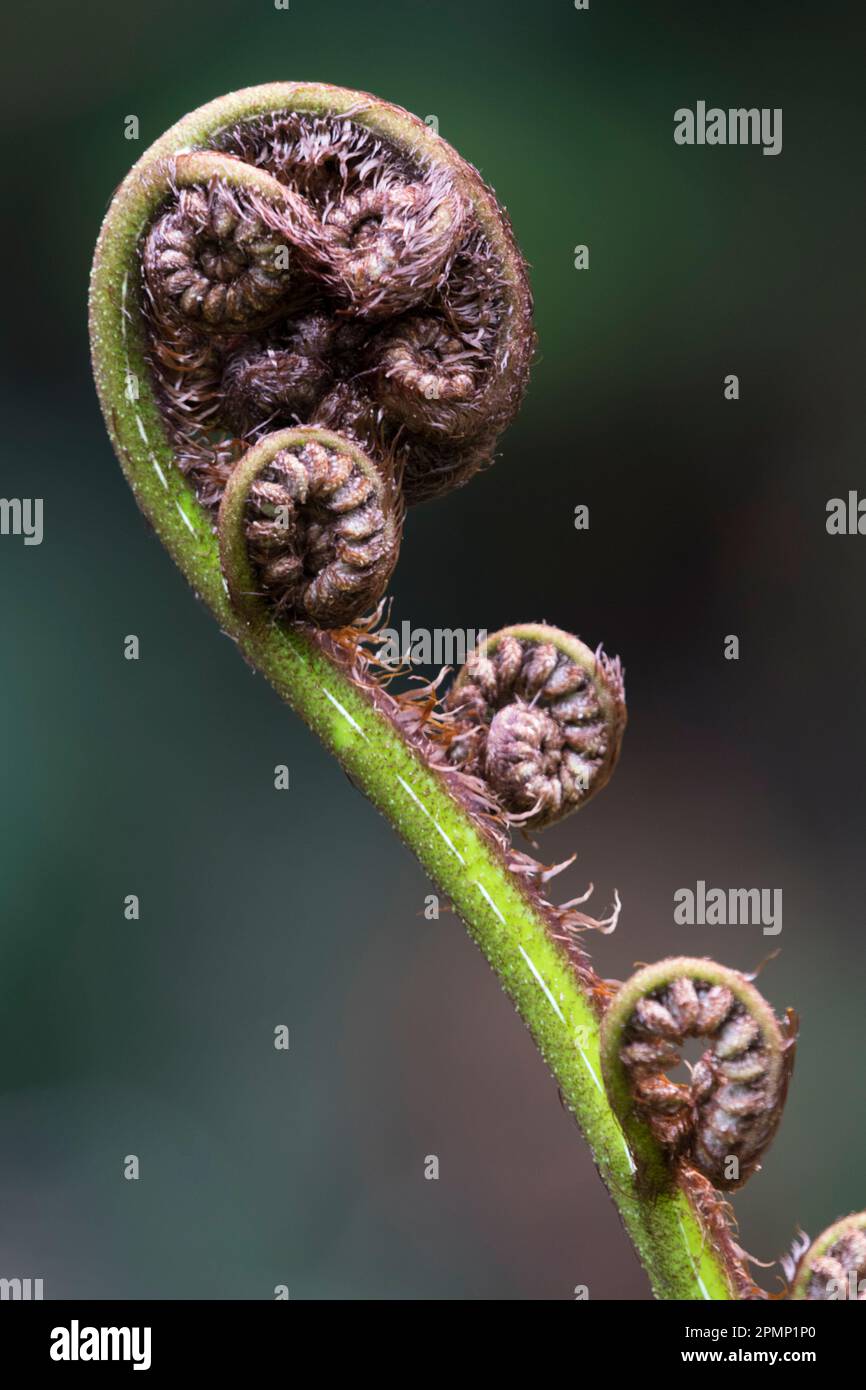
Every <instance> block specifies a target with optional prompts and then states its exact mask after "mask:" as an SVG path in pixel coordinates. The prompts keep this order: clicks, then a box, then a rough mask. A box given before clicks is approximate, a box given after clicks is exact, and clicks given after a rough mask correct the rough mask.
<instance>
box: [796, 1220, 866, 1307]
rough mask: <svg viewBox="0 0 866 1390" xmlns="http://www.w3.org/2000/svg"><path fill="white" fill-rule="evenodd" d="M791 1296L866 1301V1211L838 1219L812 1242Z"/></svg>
mask: <svg viewBox="0 0 866 1390" xmlns="http://www.w3.org/2000/svg"><path fill="white" fill-rule="evenodd" d="M791 1298H792V1299H798V1300H799V1299H807V1300H809V1301H812V1300H815V1301H818V1300H821V1301H828V1302H836V1301H842V1300H845V1299H849V1300H856V1301H857V1302H860V1303H863V1302H866V1212H863V1211H861V1212H857V1213H855V1215H853V1216H846V1217H845V1218H844V1220H842V1221H837V1222H836V1223H835V1224H834V1225H833V1226H830V1227H828V1229H827V1230H826V1231H824V1232H823V1234H822V1235H820V1236H819V1237H818V1239H817V1240H815V1241H813V1242H812V1244H811V1245H809V1246H808V1248H807V1249H806V1251H805V1252H804V1254H803V1255H802V1257H801V1259H800V1260H799V1262H798V1264H797V1267H796V1270H795V1272H794V1277H793V1280H792V1284H791Z"/></svg>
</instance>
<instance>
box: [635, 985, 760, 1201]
mask: <svg viewBox="0 0 866 1390" xmlns="http://www.w3.org/2000/svg"><path fill="white" fill-rule="evenodd" d="M697 1037H706V1038H708V1039H709V1040H710V1041H711V1044H712V1046H711V1047H710V1048H709V1049H708V1050H707V1051H706V1052H705V1053H704V1055H703V1056H702V1057H701V1059H700V1061H699V1062H698V1063H697V1064H696V1065H695V1067H694V1068H693V1070H692V1075H691V1080H690V1082H689V1083H686V1084H680V1083H678V1082H674V1081H671V1080H669V1078H668V1077H667V1076H666V1075H665V1072H666V1071H667V1070H669V1069H671V1068H673V1067H675V1066H677V1065H678V1064H679V1062H680V1060H681V1058H680V1051H679V1049H680V1048H681V1047H682V1045H683V1043H684V1042H685V1040H686V1039H687V1038H697ZM624 1038H625V1041H624V1044H623V1047H622V1048H621V1050H620V1059H621V1061H622V1062H623V1065H624V1066H625V1068H626V1071H627V1072H628V1075H629V1079H630V1083H631V1088H632V1095H633V1097H634V1100H635V1105H636V1107H637V1109H638V1110H639V1112H640V1113H641V1114H642V1115H643V1117H644V1118H645V1120H646V1121H647V1123H648V1124H649V1126H650V1128H651V1130H652V1131H653V1134H654V1135H655V1137H656V1139H657V1140H658V1141H659V1143H660V1144H662V1145H663V1146H664V1147H665V1148H666V1149H669V1150H671V1151H673V1152H674V1153H676V1154H679V1155H683V1156H685V1157H687V1158H688V1159H689V1160H690V1161H691V1162H693V1163H694V1165H695V1167H696V1168H697V1169H698V1170H699V1171H700V1172H702V1173H703V1174H705V1176H707V1177H708V1178H710V1180H711V1181H712V1182H713V1183H714V1184H715V1185H716V1186H717V1187H721V1188H726V1189H732V1188H735V1187H739V1186H740V1184H741V1183H743V1182H744V1181H745V1180H746V1178H747V1177H748V1176H749V1174H750V1173H751V1172H752V1171H753V1170H754V1168H755V1166H756V1165H757V1161H758V1158H759V1157H760V1155H761V1153H762V1152H763V1150H764V1148H765V1147H766V1145H767V1144H768V1143H769V1140H770V1139H771V1138H772V1136H773V1133H774V1132H775V1128H776V1125H777V1124H778V1118H779V1111H780V1109H781V1104H782V1102H783V1100H784V1089H783V1085H782V1080H781V1077H780V1069H779V1067H778V1066H777V1065H776V1061H777V1059H774V1056H773V1053H772V1051H771V1049H770V1048H768V1046H767V1044H766V1041H765V1039H764V1038H763V1035H762V1032H761V1027H760V1024H759V1023H758V1022H757V1020H756V1019H755V1018H753V1017H752V1016H751V1015H750V1014H749V1013H748V1012H747V1011H746V1009H745V1008H744V1006H743V1004H742V1003H741V1002H740V1001H739V1000H738V999H737V998H736V996H735V995H734V994H733V992H732V991H731V990H730V989H728V988H727V987H726V986H724V985H709V984H704V983H702V982H700V981H695V980H692V979H689V978H685V977H683V978H680V979H676V980H673V981H671V983H670V984H669V985H666V986H665V987H664V988H663V989H660V990H657V991H656V992H655V993H654V994H653V995H649V996H648V997H647V998H645V999H640V1000H638V1002H637V1004H636V1006H635V1010H634V1013H633V1015H632V1018H631V1020H630V1022H629V1024H628V1026H627V1028H626V1030H625V1034H624ZM731 1157H735V1158H736V1159H737V1162H738V1169H737V1176H736V1178H729V1177H727V1176H726V1165H727V1162H728V1160H729V1159H730V1158H731Z"/></svg>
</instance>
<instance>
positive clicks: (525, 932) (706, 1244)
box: [90, 84, 736, 1299]
mask: <svg viewBox="0 0 866 1390" xmlns="http://www.w3.org/2000/svg"><path fill="white" fill-rule="evenodd" d="M288 108H294V109H304V110H309V111H314V112H316V113H319V114H323V113H325V112H343V113H345V112H346V111H348V110H350V109H351V110H352V111H353V115H354V116H355V119H359V120H362V121H363V123H365V124H367V125H368V126H370V127H372V128H374V129H379V130H381V131H382V132H383V133H387V134H388V135H389V136H390V138H392V139H395V140H398V141H400V142H402V144H403V145H404V147H411V148H412V149H414V150H416V151H417V150H420V149H421V148H422V147H423V146H424V144H425V142H427V143H429V142H431V141H437V137H436V136H434V135H433V134H432V132H430V131H428V130H427V129H426V127H424V126H423V125H421V123H420V122H416V121H415V120H414V118H412V117H409V116H407V115H406V113H403V112H399V111H397V109H396V108H393V107H389V106H387V105H386V104H385V103H375V102H373V100H372V99H371V98H369V97H366V96H363V95H361V94H357V93H354V94H353V93H346V92H341V91H339V89H336V88H332V87H322V86H299V85H296V84H285V85H277V86H274V87H261V88H255V89H252V90H251V91H249V92H239V93H234V94H232V95H231V96H230V97H226V98H222V99H221V100H220V101H218V102H214V103H211V105H210V106H209V107H204V108H202V109H201V110H200V111H198V112H196V113H194V115H193V116H191V117H187V118H186V120H184V121H182V122H180V123H179V124H178V125H177V126H175V127H174V128H173V129H172V130H171V131H169V132H168V133H167V134H166V135H165V136H163V137H162V138H161V139H160V140H159V141H158V142H157V143H156V145H154V146H153V147H152V148H151V150H150V151H148V153H147V155H145V157H144V159H143V160H142V161H140V163H139V164H138V165H137V166H136V168H135V169H133V170H132V172H131V173H130V175H129V176H128V177H127V179H126V181H125V182H124V184H123V186H122V187H121V189H120V190H119V192H118V194H117V196H116V198H115V200H114V202H113V203H112V207H111V209H110V211H109V214H108V216H107V218H106V221H105V224H104V226H103V229H102V233H101V235H100V241H99V245H98V247H97V253H96V258H95V261H94V270H93V278H92V285H91V306H90V323H91V340H92V347H93V359H94V371H95V376H96V381H97V387H98V390H99V394H100V399H101V402H102V406H103V411H104V414H105V418H106V423H107V425H108V429H109V433H110V435H111V438H112V441H113V443H114V446H115V449H116V451H117V454H118V457H119V458H120V459H121V462H122V464H123V468H124V471H125V473H126V476H127V478H128V480H129V482H130V485H131V486H132V489H133V491H134V493H135V495H136V498H137V500H138V503H139V506H140V507H141V508H142V510H143V511H144V512H145V514H146V515H147V516H148V518H149V519H150V521H151V522H152V524H153V526H154V527H155V529H156V531H157V533H158V534H159V536H160V538H161V539H162V541H163V543H164V544H165V546H166V547H167V549H168V550H169V552H170V553H171V555H172V556H173V558H174V560H175V561H176V563H177V564H178V565H179V566H180V568H181V569H182V570H183V572H184V574H185V575H186V576H187V578H188V579H189V581H190V583H191V584H192V586H193V588H194V590H195V591H196V593H197V594H198V595H199V596H200V597H201V598H202V599H204V601H205V602H206V603H207V604H208V606H209V607H210V608H211V610H212V611H213V613H214V615H215V617H216V619H217V621H218V622H219V623H220V625H221V627H222V628H223V630H224V631H225V632H226V633H228V634H229V635H231V636H232V637H233V638H234V639H235V640H236V641H237V643H238V645H239V646H240V648H241V650H242V651H243V652H244V654H245V655H246V656H247V657H248V659H249V660H250V661H251V662H252V663H253V664H254V665H255V666H256V667H257V668H258V669H259V670H260V671H261V672H262V673H263V674H264V675H265V676H266V677H267V679H268V680H269V681H270V682H271V684H272V685H273V686H274V688H275V689H276V691H277V692H278V694H279V695H280V696H281V697H282V698H283V699H284V700H285V701H286V702H287V703H288V704H289V705H291V707H292V708H293V709H294V710H295V711H296V712H297V713H298V714H299V715H300V716H301V718H302V719H304V720H305V722H306V723H307V724H308V725H309V726H310V728H311V729H313V730H314V731H315V733H316V734H318V736H319V738H321V740H322V741H323V743H324V744H325V745H326V746H327V747H328V748H330V749H331V751H332V752H333V753H334V755H335V756H336V757H337V758H338V760H339V761H340V763H341V764H342V766H343V767H344V768H345V770H346V771H347V772H348V773H349V774H350V776H351V778H352V780H353V781H354V782H355V784H356V785H357V786H358V787H360V788H361V789H362V790H363V791H364V792H365V793H366V795H367V796H368V797H369V799H370V800H371V801H372V802H373V804H374V805H375V806H376V807H377V808H378V809H379V810H380V811H381V812H382V813H383V814H384V815H385V816H387V818H388V819H389V820H390V821H391V823H392V824H393V826H394V827H395V829H396V831H397V832H398V834H399V835H400V837H401V838H402V839H403V840H404V841H405V843H406V844H407V845H408V846H409V847H410V848H411V849H412V850H413V851H414V853H415V854H416V855H417V857H418V859H419V861H420V862H421V864H422V865H423V867H424V869H425V870H426V871H427V873H428V874H429V875H430V876H431V878H433V879H434V880H435V882H436V883H437V884H438V885H439V887H440V888H441V889H442V890H443V892H444V893H445V894H447V896H448V897H449V898H450V900H451V902H452V903H453V904H454V907H455V908H456V910H457V912H458V913H459V914H460V916H461V917H462V919H463V920H464V922H465V923H466V925H467V928H468V930H469V932H470V934H471V936H472V937H473V939H474V940H475V942H476V943H477V944H478V946H479V947H480V948H481V950H482V951H483V953H484V955H485V956H486V958H487V960H488V961H489V963H490V965H491V966H492V968H493V969H494V970H495V972H496V974H497V975H498V977H499V979H500V981H501V983H502V985H503V988H504V989H505V990H506V991H507V993H508V994H509V995H510V997H511V999H512V1000H513V1002H514V1004H515V1007H516V1008H517V1010H518V1012H519V1013H520V1015H521V1017H522V1018H523V1020H524V1021H525V1023H526V1025H527V1026H528V1028H529V1029H530V1031H531V1033H532V1036H533V1038H534V1040H535V1042H536V1045H537V1046H538V1048H539V1051H540V1052H541V1054H542V1056H543V1058H544V1059H545V1061H546V1063H547V1065H548V1067H549V1068H550V1071H551V1072H552V1073H553V1076H554V1077H555V1079H556V1081H557V1083H558V1085H559V1088H560V1091H561V1093H562V1095H563V1098H564V1100H565V1102H566V1104H567V1105H568V1107H569V1109H570V1110H571V1111H572V1113H573V1114H574V1116H575V1118H576V1119H577V1121H578V1123H579V1125H580V1127H581V1129H582V1131H583V1133H584V1135H585V1137H586V1139H587V1142H588V1143H589V1145H590V1148H591V1150H592V1153H593V1157H594V1159H595V1163H596V1166H597V1167H598V1170H599V1172H600V1174H601V1177H602V1179H603V1180H604V1182H605V1184H606V1185H607V1188H608V1190H609V1192H610V1194H611V1196H612V1198H613V1200H614V1202H615V1203H616V1205H617V1207H618V1208H619V1211H620V1214H621V1216H622V1220H623V1223H624V1225H625V1227H626V1230H627V1231H628V1233H629V1235H630V1236H631V1239H632V1240H633V1242H634V1245H635V1247H636V1249H637V1252H638V1254H639V1256H640V1258H641V1260H642V1261H643V1264H644V1265H645V1267H646V1270H647V1272H648V1274H649V1277H650V1280H651V1283H652V1287H653V1290H654V1292H655V1294H656V1296H657V1297H659V1298H668V1299H673V1298H677V1299H727V1298H731V1297H733V1296H735V1288H736V1284H735V1280H734V1274H733V1271H732V1270H731V1268H730V1266H729V1263H726V1259H725V1256H724V1254H723V1253H722V1252H721V1250H720V1249H719V1248H718V1243H717V1242H715V1241H714V1240H713V1239H712V1235H711V1232H710V1229H709V1228H708V1226H707V1224H706V1222H705V1221H704V1219H703V1217H702V1216H701V1214H700V1212H699V1211H698V1209H697V1208H696V1206H695V1205H693V1203H692V1201H691V1200H690V1198H689V1196H688V1195H687V1193H686V1191H684V1190H683V1189H682V1188H680V1187H679V1186H671V1187H670V1188H669V1189H668V1190H666V1191H663V1192H661V1193H660V1194H656V1195H654V1196H652V1197H651V1196H649V1195H647V1194H646V1193H645V1192H644V1191H643V1190H642V1187H641V1184H640V1183H639V1182H638V1180H637V1176H636V1171H635V1165H634V1162H633V1160H632V1157H631V1152H630V1150H629V1147H628V1145H627V1143H626V1140H625V1137H624V1135H623V1132H622V1130H621V1128H620V1125H619V1123H618V1121H617V1119H616V1117H615V1115H614V1113H613V1111H612V1109H611V1105H610V1102H609V1100H608V1097H607V1094H606V1091H605V1088H604V1085H603V1083H602V1076H601V1058H600V1043H599V1018H598V1012H597V1009H596V1007H595V1005H594V1003H593V1001H592V999H591V998H590V997H589V996H588V994H587V993H586V992H585V986H584V985H582V983H581V981H580V979H579V978H578V976H577V974H576V972H575V970H574V968H573V966H572V965H571V963H570V962H569V960H568V958H567V956H566V954H565V952H564V950H563V948H562V947H561V946H560V945H559V944H558V943H557V942H556V941H554V940H553V939H552V938H551V934H550V923H549V921H548V920H547V919H546V918H545V915H544V912H543V910H542V908H541V907H540V905H539V904H538V903H537V902H534V901H533V899H532V896H531V895H530V894H529V893H528V892H527V890H526V889H525V887H524V886H523V884H522V883H521V882H520V880H519V879H518V877H517V876H515V875H514V874H512V873H511V872H510V871H509V870H508V868H507V865H506V864H505V862H504V860H503V857H502V855H501V853H500V851H499V850H498V848H497V846H496V844H495V842H494V840H493V839H492V837H491V836H490V835H489V834H488V833H487V831H486V830H485V828H484V826H483V825H481V824H480V823H479V822H478V821H477V820H476V819H475V818H474V817H473V816H472V814H471V812H470V811H469V810H468V809H467V808H466V807H465V806H464V805H463V804H462V803H461V802H460V800H459V798H458V797H457V796H455V795H454V794H452V791H451V790H450V789H449V787H448V785H447V782H446V779H445V777H443V776H442V774H440V773H438V772H437V771H436V770H435V768H431V767H430V766H429V765H428V764H427V763H426V762H425V760H424V759H423V757H421V756H420V755H419V753H418V752H416V751H415V750H414V749H413V748H412V747H411V746H409V744H408V743H407V741H406V740H405V739H404V738H403V737H402V736H401V734H400V732H399V730H398V729H397V728H396V727H395V725H394V723H393V722H392V720H391V719H390V718H389V717H388V715H387V712H386V711H385V710H384V709H383V708H382V707H381V702H377V701H376V699H375V697H374V695H373V694H372V693H371V692H370V691H368V690H366V689H364V688H363V687H361V686H360V685H359V684H358V683H356V682H354V681H353V680H352V679H351V677H350V675H349V674H348V673H347V670H346V669H345V666H344V664H343V663H341V662H340V661H339V660H336V659H333V658H332V657H331V656H330V655H329V654H328V653H327V651H326V649H325V646H324V645H323V644H322V643H321V642H319V641H317V640H315V639H314V638H313V637H311V636H310V635H309V634H307V633H305V632H303V631H302V630H291V629H286V628H281V627H278V626H276V625H274V624H273V623H271V622H270V621H269V620H268V619H267V617H265V616H263V615H262V614H261V613H258V612H255V611H250V612H246V613H244V614H243V615H242V614H241V613H239V612H238V611H236V610H235V608H234V607H233V606H232V604H231V602H230V600H229V596H228V592H227V589H226V586H225V584H224V581H223V574H222V571H221V568H220V557H219V549H218V544H217V539H216V535H215V533H214V529H213V525H212V522H211V519H210V518H209V516H208V515H207V514H206V513H205V512H204V511H203V509H202V508H201V507H200V506H199V504H198V502H197V500H196V497H195V494H194V492H193V490H192V488H191V487H190V485H189V484H188V483H187V482H186V480H185V479H184V477H183V476H182V474H181V473H180V471H179V470H178V468H177V467H176V466H175V465H174V463H173V456H172V447H171V443H170V441H169V439H168V437H167V434H166V430H165V427H164V424H163V421H162V417H161V414H160V410H159V407H158V404H157V402H156V400H155V398H154V395H153V391H152V388H151V384H150V374H149V371H148V367H147V363H146V360H145V342H144V334H143V328H142V321H141V297H140V272H139V260H138V247H139V242H140V238H141V234H142V231H143V229H144V228H145V227H146V226H147V224H148V222H149V220H150V218H151V217H152V215H153V213H154V211H155V210H156V208H157V207H158V206H159V205H160V203H161V201H162V200H163V199H164V197H165V194H166V189H167V177H168V174H167V168H166V164H165V161H166V159H167V158H170V157H171V156H172V155H174V154H177V153H180V152H181V151H186V150H189V149H190V148H191V147H195V146H199V147H200V146H201V144H202V143H203V142H204V141H205V140H207V139H209V138H211V137H212V136H213V135H214V134H215V132H217V131H218V130H220V129H222V128H224V127H225V126H227V125H230V124H231V123H232V122H234V121H235V120H237V119H240V118H242V117H245V116H247V117H248V116H252V115H256V114H260V113H262V112H265V111H272V110H280V109H288ZM442 148H443V147H442V146H441V145H440V144H439V143H438V141H437V146H436V150H437V157H440V158H441V157H442V154H441V150H442ZM444 148H446V149H447V147H444ZM449 158H450V159H452V160H453V159H456V156H453V155H450V154H449ZM460 163H461V162H460V161H458V164H460ZM473 196H474V198H475V202H476V209H477V211H478V212H479V216H484V206H483V199H484V197H485V196H486V195H482V194H479V193H477V192H475V193H474V195H473ZM505 251H506V252H507V247H506V248H505ZM505 259H506V264H507V260H508V257H507V255H506V256H505ZM131 383H134V386H131ZM652 1142H653V1141H652V1140H651V1138H650V1137H649V1136H648V1135H647V1134H645V1135H644V1136H643V1148H644V1151H645V1152H646V1151H647V1145H649V1146H650V1147H651V1146H652ZM657 1157H658V1158H659V1161H661V1160H660V1155H657Z"/></svg>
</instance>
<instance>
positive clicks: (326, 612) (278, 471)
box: [246, 441, 399, 627]
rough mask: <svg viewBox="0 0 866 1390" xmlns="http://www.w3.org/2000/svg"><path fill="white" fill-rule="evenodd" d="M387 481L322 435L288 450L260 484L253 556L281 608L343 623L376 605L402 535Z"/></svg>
mask: <svg viewBox="0 0 866 1390" xmlns="http://www.w3.org/2000/svg"><path fill="white" fill-rule="evenodd" d="M387 513H388V503H387V498H386V496H385V489H384V485H383V484H381V482H379V481H378V480H376V479H374V478H372V477H370V476H369V475H368V474H367V473H365V472H364V471H363V470H362V469H361V468H360V466H359V465H358V463H357V462H356V461H355V460H354V459H353V458H351V457H350V456H349V455H348V454H343V453H339V452H338V451H336V450H334V449H330V448H325V447H324V446H323V445H321V444H319V443H316V442H313V441H311V442H309V443H306V444H304V445H299V446H297V447H294V448H291V449H284V450H282V451H281V452H280V453H278V454H277V455H276V456H275V458H274V459H273V460H272V462H271V463H270V465H269V466H268V468H267V469H266V470H265V471H264V473H263V474H262V476H261V477H260V478H258V479H257V480H256V482H255V483H253V485H252V488H251V490H250V499H249V503H248V512H247V516H248V519H247V527H246V534H247V538H248V540H249V543H250V558H251V560H252V562H253V564H254V566H255V568H256V570H257V572H258V575H259V577H260V580H261V583H262V586H263V588H264V589H265V590H266V592H267V593H268V594H269V595H270V597H271V598H272V600H273V603H274V607H275V610H276V612H277V613H278V614H280V615H285V616H290V617H294V618H301V619H304V620H306V621H308V622H312V623H316V624H317V625H319V626H320V627H338V626H341V625H342V624H343V623H348V622H350V621H351V619H352V617H354V616H355V614H357V613H358V612H360V611H363V610H364V608H366V607H369V606H370V605H372V604H374V603H375V602H376V601H377V600H378V599H379V598H380V597H381V595H382V593H383V592H384V589H385V586H386V585H387V583H388V580H389V578H390V576H391V573H392V571H393V568H394V565H395V563H396V559H397V552H398V547H399V537H398V536H397V534H396V528H395V527H394V524H393V521H392V520H390V519H389V517H388V514H387Z"/></svg>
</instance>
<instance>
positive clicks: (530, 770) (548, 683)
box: [445, 624, 626, 829]
mask: <svg viewBox="0 0 866 1390" xmlns="http://www.w3.org/2000/svg"><path fill="white" fill-rule="evenodd" d="M445 707H446V710H448V711H449V712H450V714H451V715H452V717H453V718H454V720H455V728H456V730H457V734H456V737H455V738H454V739H453V742H452V743H451V747H450V754H449V756H450V759H451V761H452V763H454V764H455V765H457V766H460V767H463V768H465V769H466V770H467V771H468V772H470V773H477V774H479V775H481V776H482V777H483V778H484V781H485V782H486V784H487V786H488V787H489V788H490V790H491V791H492V792H493V794H494V795H495V796H496V798H497V800H498V801H499V803H500V804H501V806H502V807H503V809H504V810H505V811H506V813H507V814H508V815H509V817H510V818H511V819H512V820H514V821H515V822H520V823H522V824H524V825H526V826H528V827H532V828H534V829H540V828H542V827H544V826H547V825H551V824H553V822H554V821H558V820H561V819H562V818H563V816H567V815H569V814H570V812H572V811H574V810H576V809H577V807H578V806H581V805H582V804H583V803H584V802H586V801H588V800H589V798H590V797H591V796H594V795H595V793H596V792H598V791H600V790H601V788H602V787H603V786H604V785H605V783H606V782H607V781H608V779H609V778H610V775H611V773H612V772H613V769H614V767H615V765H616V761H617V758H618V757H619V750H620V745H621V742H622V735H623V730H624V728H625V722H626V709H625V695H624V689H623V679H622V670H621V667H620V664H619V662H618V661H617V660H612V659H611V658H609V657H607V656H605V654H604V653H603V652H602V651H601V649H599V651H597V652H593V651H591V650H590V648H589V647H587V646H585V645H584V644H583V643H582V642H581V641H579V639H578V638H576V637H571V636H570V635H569V634H568V633H565V632H560V631H559V630H558V629H557V628H552V627H546V626H544V625H542V624H528V625H526V626H524V627H512V628H503V629H502V631H501V632H497V633H495V634H494V635H493V636H492V637H490V638H488V639H487V641H486V642H485V643H484V644H483V646H481V647H479V648H478V649H477V650H476V651H475V652H473V654H472V656H471V657H470V658H469V660H468V661H467V663H466V665H465V666H464V667H463V669H462V670H461V672H460V674H459V675H458V677H457V680H456V681H455V683H454V685H453V687H452V689H451V690H450V691H449V693H448V696H447V697H446V701H445Z"/></svg>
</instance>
